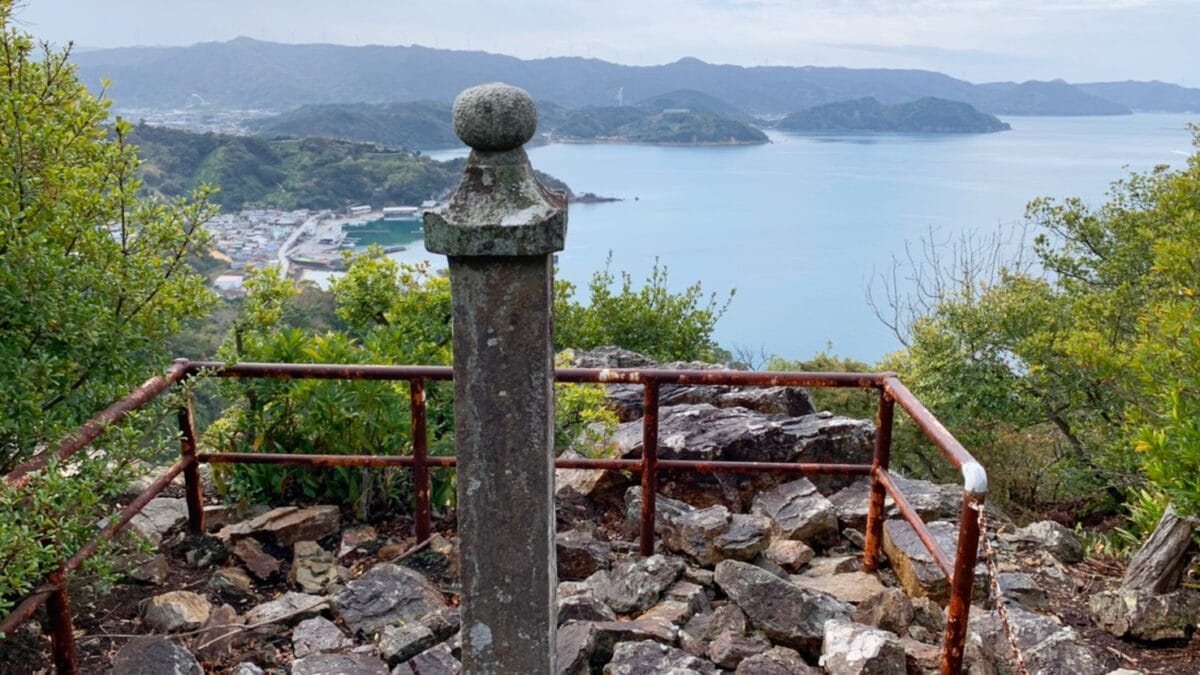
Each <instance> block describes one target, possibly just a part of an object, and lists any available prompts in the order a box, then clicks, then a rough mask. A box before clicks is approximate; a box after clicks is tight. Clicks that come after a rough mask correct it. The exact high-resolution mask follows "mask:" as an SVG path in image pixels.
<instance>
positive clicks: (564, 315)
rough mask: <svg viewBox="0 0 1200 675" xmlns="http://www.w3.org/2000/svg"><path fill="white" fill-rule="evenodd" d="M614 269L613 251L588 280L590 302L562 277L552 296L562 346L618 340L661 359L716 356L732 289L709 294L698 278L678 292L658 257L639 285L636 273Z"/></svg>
mask: <svg viewBox="0 0 1200 675" xmlns="http://www.w3.org/2000/svg"><path fill="white" fill-rule="evenodd" d="M619 276H620V283H619V285H618V283H617V275H615V274H613V272H612V256H611V255H609V258H608V262H607V263H606V264H605V267H604V269H603V270H597V271H596V273H595V274H593V275H592V279H591V281H590V282H589V283H588V294H589V301H588V303H587V304H582V303H580V302H578V301H576V299H575V291H576V289H575V286H574V285H573V284H571V283H569V282H565V281H560V282H558V283H557V284H556V287H555V295H554V315H555V322H556V323H555V343H556V345H557V347H558V348H559V349H566V348H568V347H570V348H576V349H593V348H595V347H600V346H603V345H616V346H618V347H624V348H625V349H630V350H633V351H635V352H639V353H642V354H645V355H647V356H649V357H651V358H654V359H656V360H658V361H695V360H701V359H708V360H715V359H714V355H715V353H716V352H717V350H718V346H717V343H716V341H715V340H714V339H713V331H714V330H715V328H716V325H717V322H718V321H720V319H721V317H722V316H723V315H724V314H725V310H726V308H728V306H729V302H730V301H731V300H732V299H733V295H734V291H732V290H731V291H729V295H728V296H726V297H725V298H724V300H722V299H721V298H720V297H719V296H718V295H717V294H716V293H712V294H710V295H708V296H705V294H704V291H703V290H702V289H701V287H700V282H696V283H694V284H692V285H690V286H688V287H687V288H685V289H684V290H682V291H680V292H673V291H671V290H670V288H669V286H668V283H667V268H666V266H665V265H661V264H660V263H659V262H658V261H657V260H655V263H654V267H653V268H652V269H651V270H650V276H649V277H647V279H646V281H645V282H644V283H643V284H642V285H641V287H640V288H635V286H634V282H633V277H632V275H630V274H629V273H628V272H620V274H619Z"/></svg>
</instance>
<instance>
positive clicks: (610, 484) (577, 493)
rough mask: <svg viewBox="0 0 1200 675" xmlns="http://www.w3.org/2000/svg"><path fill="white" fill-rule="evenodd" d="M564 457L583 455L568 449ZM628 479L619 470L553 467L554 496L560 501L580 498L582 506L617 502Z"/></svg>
mask: <svg viewBox="0 0 1200 675" xmlns="http://www.w3.org/2000/svg"><path fill="white" fill-rule="evenodd" d="M562 457H563V458H564V459H569V458H574V459H579V458H582V457H583V455H580V454H579V453H577V452H575V451H573V450H568V451H566V452H564V453H563V454H562ZM630 482H631V481H630V479H629V477H627V476H626V475H625V474H624V473H622V472H620V471H608V470H596V469H555V470H554V496H555V498H556V499H557V500H558V501H560V502H562V501H571V500H582V502H583V503H584V506H592V505H595V504H606V503H615V504H619V503H620V501H621V496H622V495H623V494H625V488H626V487H628V486H629V484H630Z"/></svg>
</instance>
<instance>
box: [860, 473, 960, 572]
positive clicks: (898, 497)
mask: <svg viewBox="0 0 1200 675" xmlns="http://www.w3.org/2000/svg"><path fill="white" fill-rule="evenodd" d="M874 477H875V479H876V480H878V481H879V482H880V483H882V484H883V488H884V489H885V490H887V493H888V494H889V495H891V497H892V500H893V501H895V502H896V508H898V509H900V515H902V516H904V519H905V520H907V521H908V524H909V525H911V526H912V528H913V530H914V531H915V532H916V533H917V539H920V540H921V543H922V544H924V545H925V549H926V550H928V551H929V555H931V556H933V561H934V562H935V563H937V566H938V567H939V568H940V569H941V570H942V574H945V575H946V578H947V579H949V578H951V577H952V576H953V574H954V569H953V566H952V565H951V564H950V559H949V558H947V557H946V554H945V553H942V548H941V547H940V546H938V544H937V542H936V541H934V539H933V533H932V532H930V531H929V528H928V527H926V525H925V521H923V520H921V516H920V515H918V514H917V510H916V509H914V508H913V507H912V504H910V503H909V502H908V498H907V497H905V496H904V493H903V492H901V491H900V486H898V485H896V482H895V481H893V480H892V475H891V474H889V473H888V472H887V471H884V470H883V469H879V470H877V471H875V472H874Z"/></svg>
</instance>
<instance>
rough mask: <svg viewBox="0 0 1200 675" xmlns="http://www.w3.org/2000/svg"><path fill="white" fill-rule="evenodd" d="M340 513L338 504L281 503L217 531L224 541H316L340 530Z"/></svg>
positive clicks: (280, 543) (276, 542)
mask: <svg viewBox="0 0 1200 675" xmlns="http://www.w3.org/2000/svg"><path fill="white" fill-rule="evenodd" d="M340 525H341V512H340V511H339V510H338V507H336V506H330V505H326V506H305V507H303V508H300V507H296V506H281V507H279V508H276V509H271V510H270V511H267V512H266V513H264V514H262V515H259V516H256V517H254V518H250V519H249V520H244V521H242V522H240V523H235V524H233V525H227V526H225V527H223V528H221V530H220V531H219V532H218V533H217V536H218V537H219V538H221V539H223V540H225V541H237V540H238V539H242V538H244V537H255V538H256V539H263V540H265V541H269V542H271V543H273V544H275V545H276V546H291V545H292V544H295V543H296V542H298V541H306V540H310V541H315V540H317V539H322V538H324V537H327V536H329V535H331V534H333V533H335V532H337V531H338V529H339V527H340Z"/></svg>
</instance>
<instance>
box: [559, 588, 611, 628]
mask: <svg viewBox="0 0 1200 675" xmlns="http://www.w3.org/2000/svg"><path fill="white" fill-rule="evenodd" d="M557 605H558V625H560V626H561V625H563V624H564V623H566V622H568V621H616V620H617V615H616V613H614V612H613V611H612V609H610V608H609V606H608V605H606V604H604V603H603V602H601V601H600V600H599V599H597V598H596V596H594V595H592V594H591V593H579V594H576V595H570V596H567V597H563V598H559V599H558V601H557Z"/></svg>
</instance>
